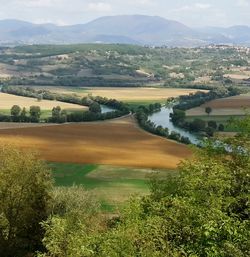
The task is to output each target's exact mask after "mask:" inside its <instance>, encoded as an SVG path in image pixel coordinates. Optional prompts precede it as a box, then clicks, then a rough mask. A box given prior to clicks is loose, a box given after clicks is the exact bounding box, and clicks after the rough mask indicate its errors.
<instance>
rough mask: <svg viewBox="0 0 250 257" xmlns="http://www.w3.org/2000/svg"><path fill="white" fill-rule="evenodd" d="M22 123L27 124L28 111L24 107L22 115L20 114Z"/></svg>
mask: <svg viewBox="0 0 250 257" xmlns="http://www.w3.org/2000/svg"><path fill="white" fill-rule="evenodd" d="M20 121H21V122H25V121H27V111H26V108H25V107H23V109H22V111H21V113H20Z"/></svg>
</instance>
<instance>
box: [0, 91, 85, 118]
mask: <svg viewBox="0 0 250 257" xmlns="http://www.w3.org/2000/svg"><path fill="white" fill-rule="evenodd" d="M13 105H19V106H20V107H21V108H23V107H25V108H27V109H29V107H30V106H32V105H35V106H40V107H41V109H42V110H52V108H53V107H56V106H60V107H61V108H62V109H67V110H76V109H77V110H81V109H82V110H83V109H87V107H84V106H80V105H76V104H69V103H62V102H58V101H49V100H42V101H38V100H37V99H35V98H30V97H22V96H16V95H11V94H4V93H0V110H2V111H0V112H2V113H4V112H6V111H8V110H10V109H11V107H12V106H13Z"/></svg>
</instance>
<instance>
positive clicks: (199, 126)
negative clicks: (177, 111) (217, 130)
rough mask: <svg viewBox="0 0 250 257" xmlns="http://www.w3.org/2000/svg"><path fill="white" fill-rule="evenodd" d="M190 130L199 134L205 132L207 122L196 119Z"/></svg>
mask: <svg viewBox="0 0 250 257" xmlns="http://www.w3.org/2000/svg"><path fill="white" fill-rule="evenodd" d="M189 126H190V130H191V131H195V132H199V131H204V130H205V128H206V122H205V121H204V120H201V119H195V120H194V121H193V122H191V123H190V125H189Z"/></svg>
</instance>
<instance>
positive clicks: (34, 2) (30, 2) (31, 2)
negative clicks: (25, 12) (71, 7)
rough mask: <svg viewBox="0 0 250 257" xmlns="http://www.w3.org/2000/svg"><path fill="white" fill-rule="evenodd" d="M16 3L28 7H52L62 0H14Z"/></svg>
mask: <svg viewBox="0 0 250 257" xmlns="http://www.w3.org/2000/svg"><path fill="white" fill-rule="evenodd" d="M15 2H16V3H17V4H19V5H21V6H25V7H29V8H41V7H53V6H56V5H58V4H61V2H63V1H62V0H25V1H24V0H16V1H15Z"/></svg>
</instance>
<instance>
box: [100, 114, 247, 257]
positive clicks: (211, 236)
mask: <svg viewBox="0 0 250 257" xmlns="http://www.w3.org/2000/svg"><path fill="white" fill-rule="evenodd" d="M237 127H238V128H240V129H241V131H242V133H239V134H238V135H237V137H235V138H229V139H226V140H225V142H221V145H219V144H215V142H214V141H207V142H206V143H205V145H204V147H205V148H204V149H200V150H197V152H196V154H195V156H194V158H192V159H191V160H187V161H185V162H184V163H182V164H181V165H180V166H179V173H178V174H174V175H170V176H169V177H167V178H166V179H162V177H161V178H158V177H157V176H156V177H155V178H153V179H152V180H151V194H150V195H149V196H146V197H144V198H143V199H142V200H140V199H134V200H132V201H131V202H130V204H129V206H127V207H126V209H125V210H124V211H123V213H122V215H121V217H120V219H119V220H118V221H117V222H116V223H115V224H116V225H115V227H114V228H113V229H110V230H109V231H108V232H107V233H106V234H105V235H104V236H102V237H103V240H102V241H101V243H100V247H99V251H100V252H101V254H100V255H97V256H105V255H107V254H108V255H110V256H119V254H120V253H121V252H122V253H124V256H154V257H156V256H157V257H158V256H170V257H175V256H197V257H203V256H204V257H210V256H224V257H241V256H242V257H246V256H249V254H250V251H249V249H250V242H249V238H250V230H249V226H250V221H249V192H250V177H249V169H250V154H249V153H250V118H248V119H245V120H244V121H242V122H240V123H238V125H237ZM224 143H226V144H229V145H230V146H231V149H230V151H229V152H228V151H227V149H226V148H225V144H224ZM243 149H244V150H243Z"/></svg>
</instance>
